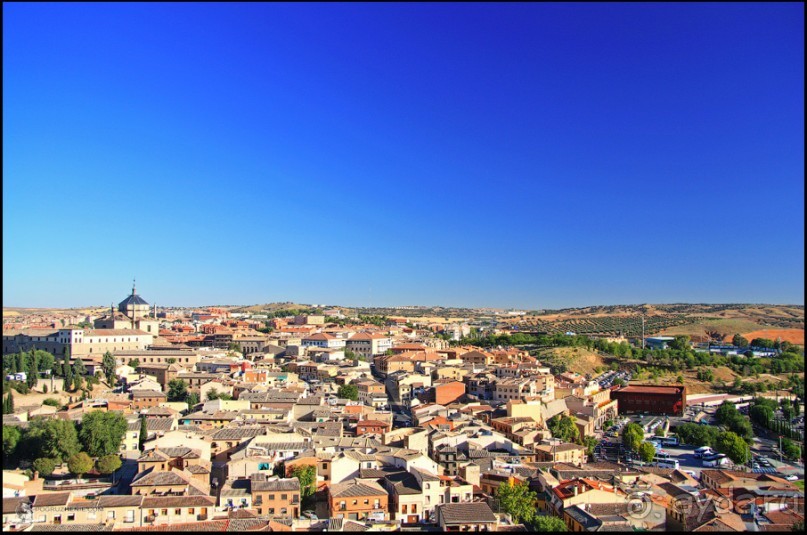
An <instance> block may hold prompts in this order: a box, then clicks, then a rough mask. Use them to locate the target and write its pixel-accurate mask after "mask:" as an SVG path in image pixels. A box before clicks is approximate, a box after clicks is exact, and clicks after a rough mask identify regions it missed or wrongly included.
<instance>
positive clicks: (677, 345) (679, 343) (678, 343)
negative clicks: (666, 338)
mask: <svg viewBox="0 0 807 535" xmlns="http://www.w3.org/2000/svg"><path fill="white" fill-rule="evenodd" d="M690 347H691V345H690V340H689V336H686V335H678V336H676V337H675V339H674V340H673V341H672V342H670V348H671V349H677V350H678V351H684V350H687V349H690Z"/></svg>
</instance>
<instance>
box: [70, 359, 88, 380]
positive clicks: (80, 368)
mask: <svg viewBox="0 0 807 535" xmlns="http://www.w3.org/2000/svg"><path fill="white" fill-rule="evenodd" d="M73 374H74V375H81V376H84V375H87V367H86V366H84V361H83V360H81V359H80V358H77V359H75V360H74V361H73Z"/></svg>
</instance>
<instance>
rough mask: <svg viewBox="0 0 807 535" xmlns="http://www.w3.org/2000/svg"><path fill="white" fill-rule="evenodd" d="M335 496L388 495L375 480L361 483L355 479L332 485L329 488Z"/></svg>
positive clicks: (332, 495)
mask: <svg viewBox="0 0 807 535" xmlns="http://www.w3.org/2000/svg"><path fill="white" fill-rule="evenodd" d="M328 492H329V493H330V495H331V497H333V498H350V497H353V496H387V495H388V493H387V491H386V490H384V488H383V487H382V486H381V485H379V484H378V483H375V482H366V483H359V482H357V481H356V480H355V479H353V480H350V481H347V482H345V483H337V484H335V485H331V486H330V488H329V489H328Z"/></svg>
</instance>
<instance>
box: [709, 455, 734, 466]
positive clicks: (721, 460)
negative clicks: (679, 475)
mask: <svg viewBox="0 0 807 535" xmlns="http://www.w3.org/2000/svg"><path fill="white" fill-rule="evenodd" d="M728 462H729V458H728V457H727V456H726V455H724V454H722V453H718V454H716V455H708V456H704V457H703V461H702V463H703V466H708V467H714V466H723V465H725V464H728Z"/></svg>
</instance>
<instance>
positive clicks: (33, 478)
mask: <svg viewBox="0 0 807 535" xmlns="http://www.w3.org/2000/svg"><path fill="white" fill-rule="evenodd" d="M37 479H39V472H37V471H36V470H34V473H33V477H31V481H36V480H37Z"/></svg>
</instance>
